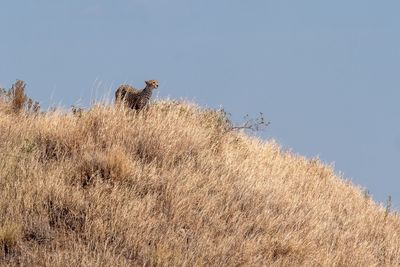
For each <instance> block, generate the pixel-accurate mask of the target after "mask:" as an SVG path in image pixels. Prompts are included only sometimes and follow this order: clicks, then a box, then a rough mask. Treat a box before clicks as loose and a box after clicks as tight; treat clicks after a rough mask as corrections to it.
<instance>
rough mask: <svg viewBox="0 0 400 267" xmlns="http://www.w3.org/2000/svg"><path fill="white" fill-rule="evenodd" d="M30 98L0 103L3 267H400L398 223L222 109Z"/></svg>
mask: <svg viewBox="0 0 400 267" xmlns="http://www.w3.org/2000/svg"><path fill="white" fill-rule="evenodd" d="M21 97H22V98H21ZM28 102H29V101H28V100H27V99H26V98H25V99H24V98H23V94H20V95H19V96H18V94H15V93H14V94H13V95H9V96H6V94H3V96H2V97H1V99H0V265H2V266H3V265H23V266H35V265H40V266H43V265H46V266H79V265H82V266H155V265H157V266H204V265H207V266H210V265H215V266H237V265H246V266H260V265H268V266H270V265H277V266H282V265H283V266H293V265H294V266H297V265H304V266H321V265H323V266H326V265H328V266H335V265H336V266H374V265H375V266H376V265H379V266H394V265H400V216H399V215H397V214H395V213H392V212H390V211H388V210H385V208H383V207H380V206H379V205H377V204H376V203H375V202H374V201H373V200H371V199H370V198H369V197H368V196H367V195H365V194H363V192H362V191H361V190H360V189H359V188H357V187H356V186H354V185H352V184H351V183H350V182H346V181H344V180H343V179H341V178H340V177H338V176H337V175H335V173H334V172H333V170H332V168H331V167H329V166H326V165H324V164H323V163H321V162H319V161H318V160H313V159H306V158H303V157H300V156H297V155H294V154H292V153H289V152H285V151H282V150H281V149H280V148H279V145H278V144H276V143H274V142H272V141H267V142H265V141H262V140H259V139H257V138H255V137H250V136H247V135H246V134H244V133H241V132H238V131H230V130H229V127H228V125H227V123H226V121H225V119H224V117H223V116H222V115H221V114H219V113H218V112H215V111H211V110H206V109H202V108H200V107H198V106H196V105H193V104H188V103H181V102H170V101H159V102H156V103H154V104H153V105H151V107H150V108H149V110H147V111H146V112H140V113H134V112H131V111H128V110H124V109H122V108H115V107H114V106H107V105H95V106H93V107H91V108H90V109H89V110H87V111H83V112H80V111H77V112H74V113H73V112H65V111H64V112H63V111H49V112H46V113H39V112H38V110H37V107H36V108H34V107H33V106H34V104H33V105H32V103H31V106H30V105H29V103H28ZM31 102H32V101H31Z"/></svg>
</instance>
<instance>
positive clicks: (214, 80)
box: [0, 0, 400, 207]
mask: <svg viewBox="0 0 400 267" xmlns="http://www.w3.org/2000/svg"><path fill="white" fill-rule="evenodd" d="M399 14H400V1H390V0H388V1H368V0H353V1H344V0H336V1H317V0H315V1H307V0H305V1H295V0H293V1H285V0H279V1H278V0H276V1H268V0H251V1H244V0H213V1H211V0H201V1H195V0H152V1H147V0H119V1H101V0H99V1H93V0H85V1H82V0H79V1H78V0H68V1H50V0H25V1H20V0H12V1H11V0H4V1H1V3H0V38H1V39H0V85H2V86H3V87H7V88H8V87H9V86H10V85H11V84H12V82H14V81H15V79H23V80H25V81H26V82H27V84H28V87H27V89H28V94H29V96H31V97H32V98H34V99H36V100H39V101H40V102H41V103H42V106H49V105H54V104H61V105H63V106H65V107H68V106H70V105H72V104H80V105H82V106H88V105H89V102H90V100H91V99H94V98H96V97H99V96H104V95H106V94H109V95H110V94H111V91H112V90H115V88H116V87H117V86H118V85H119V84H120V83H122V82H129V83H132V84H134V85H135V86H137V87H141V86H143V84H144V82H143V81H144V80H146V79H158V80H159V81H160V90H159V91H158V97H161V98H164V97H170V98H181V97H183V98H186V99H189V100H193V101H196V102H198V103H199V104H201V105H205V106H208V107H219V106H220V105H222V106H223V107H224V108H225V109H226V110H227V111H229V112H231V113H232V115H233V118H234V119H235V120H236V121H240V119H241V118H242V117H243V116H245V115H246V114H249V115H250V116H252V117H255V116H257V114H258V112H263V113H264V114H265V117H266V118H267V119H268V120H269V121H271V125H270V126H269V128H268V129H267V130H266V131H264V132H262V134H261V135H262V137H263V138H274V139H276V140H277V141H278V142H279V143H280V144H281V145H282V146H283V147H284V148H287V149H289V148H290V149H291V150H292V151H294V152H295V153H298V154H301V155H305V156H307V157H315V156H319V157H320V158H321V159H322V160H323V161H324V162H327V163H334V166H335V170H336V172H337V173H342V174H343V176H344V177H346V178H348V179H351V180H352V181H353V182H354V183H356V184H359V185H361V186H363V187H366V188H368V190H369V191H370V192H371V193H372V195H373V197H374V198H375V199H376V200H378V201H382V202H384V201H385V199H386V198H387V196H388V195H391V196H392V198H393V202H394V204H395V206H397V207H400V174H399V167H400V124H399V118H400V105H399V100H400V73H399V70H400V15H399Z"/></svg>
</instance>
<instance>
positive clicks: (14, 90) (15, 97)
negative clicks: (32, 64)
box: [0, 80, 40, 113]
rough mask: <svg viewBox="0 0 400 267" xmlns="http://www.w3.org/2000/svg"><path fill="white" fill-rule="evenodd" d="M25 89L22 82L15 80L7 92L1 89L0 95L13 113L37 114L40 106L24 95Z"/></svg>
mask: <svg viewBox="0 0 400 267" xmlns="http://www.w3.org/2000/svg"><path fill="white" fill-rule="evenodd" d="M25 87H26V83H25V82H24V81H22V80H17V81H16V82H15V83H14V84H13V85H12V87H11V88H10V89H9V90H5V89H1V90H0V95H1V96H2V98H3V100H4V101H5V102H6V103H8V104H9V105H10V106H11V109H12V111H13V112H14V113H20V112H22V111H26V112H30V113H38V112H39V111H40V104H39V102H37V101H34V100H32V99H31V98H29V97H28V96H27V95H26V94H25Z"/></svg>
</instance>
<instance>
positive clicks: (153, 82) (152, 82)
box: [146, 80, 158, 89]
mask: <svg viewBox="0 0 400 267" xmlns="http://www.w3.org/2000/svg"><path fill="white" fill-rule="evenodd" d="M146 85H147V86H148V87H150V88H151V89H157V88H158V81H157V80H149V81H146Z"/></svg>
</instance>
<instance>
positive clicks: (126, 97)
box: [115, 80, 158, 110]
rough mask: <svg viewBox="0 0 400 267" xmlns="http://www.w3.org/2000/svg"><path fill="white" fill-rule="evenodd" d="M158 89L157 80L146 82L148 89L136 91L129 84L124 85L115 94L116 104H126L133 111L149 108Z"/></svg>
mask: <svg viewBox="0 0 400 267" xmlns="http://www.w3.org/2000/svg"><path fill="white" fill-rule="evenodd" d="M157 88H158V81H156V80H149V81H146V87H145V88H143V89H142V90H138V89H135V88H133V87H132V86H130V85H129V84H123V85H121V86H120V87H118V89H117V91H116V92H115V102H116V103H124V104H126V105H127V106H128V107H129V108H131V109H135V110H141V109H143V108H144V107H146V106H147V104H148V103H149V101H150V98H151V95H152V94H153V90H154V89H157Z"/></svg>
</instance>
